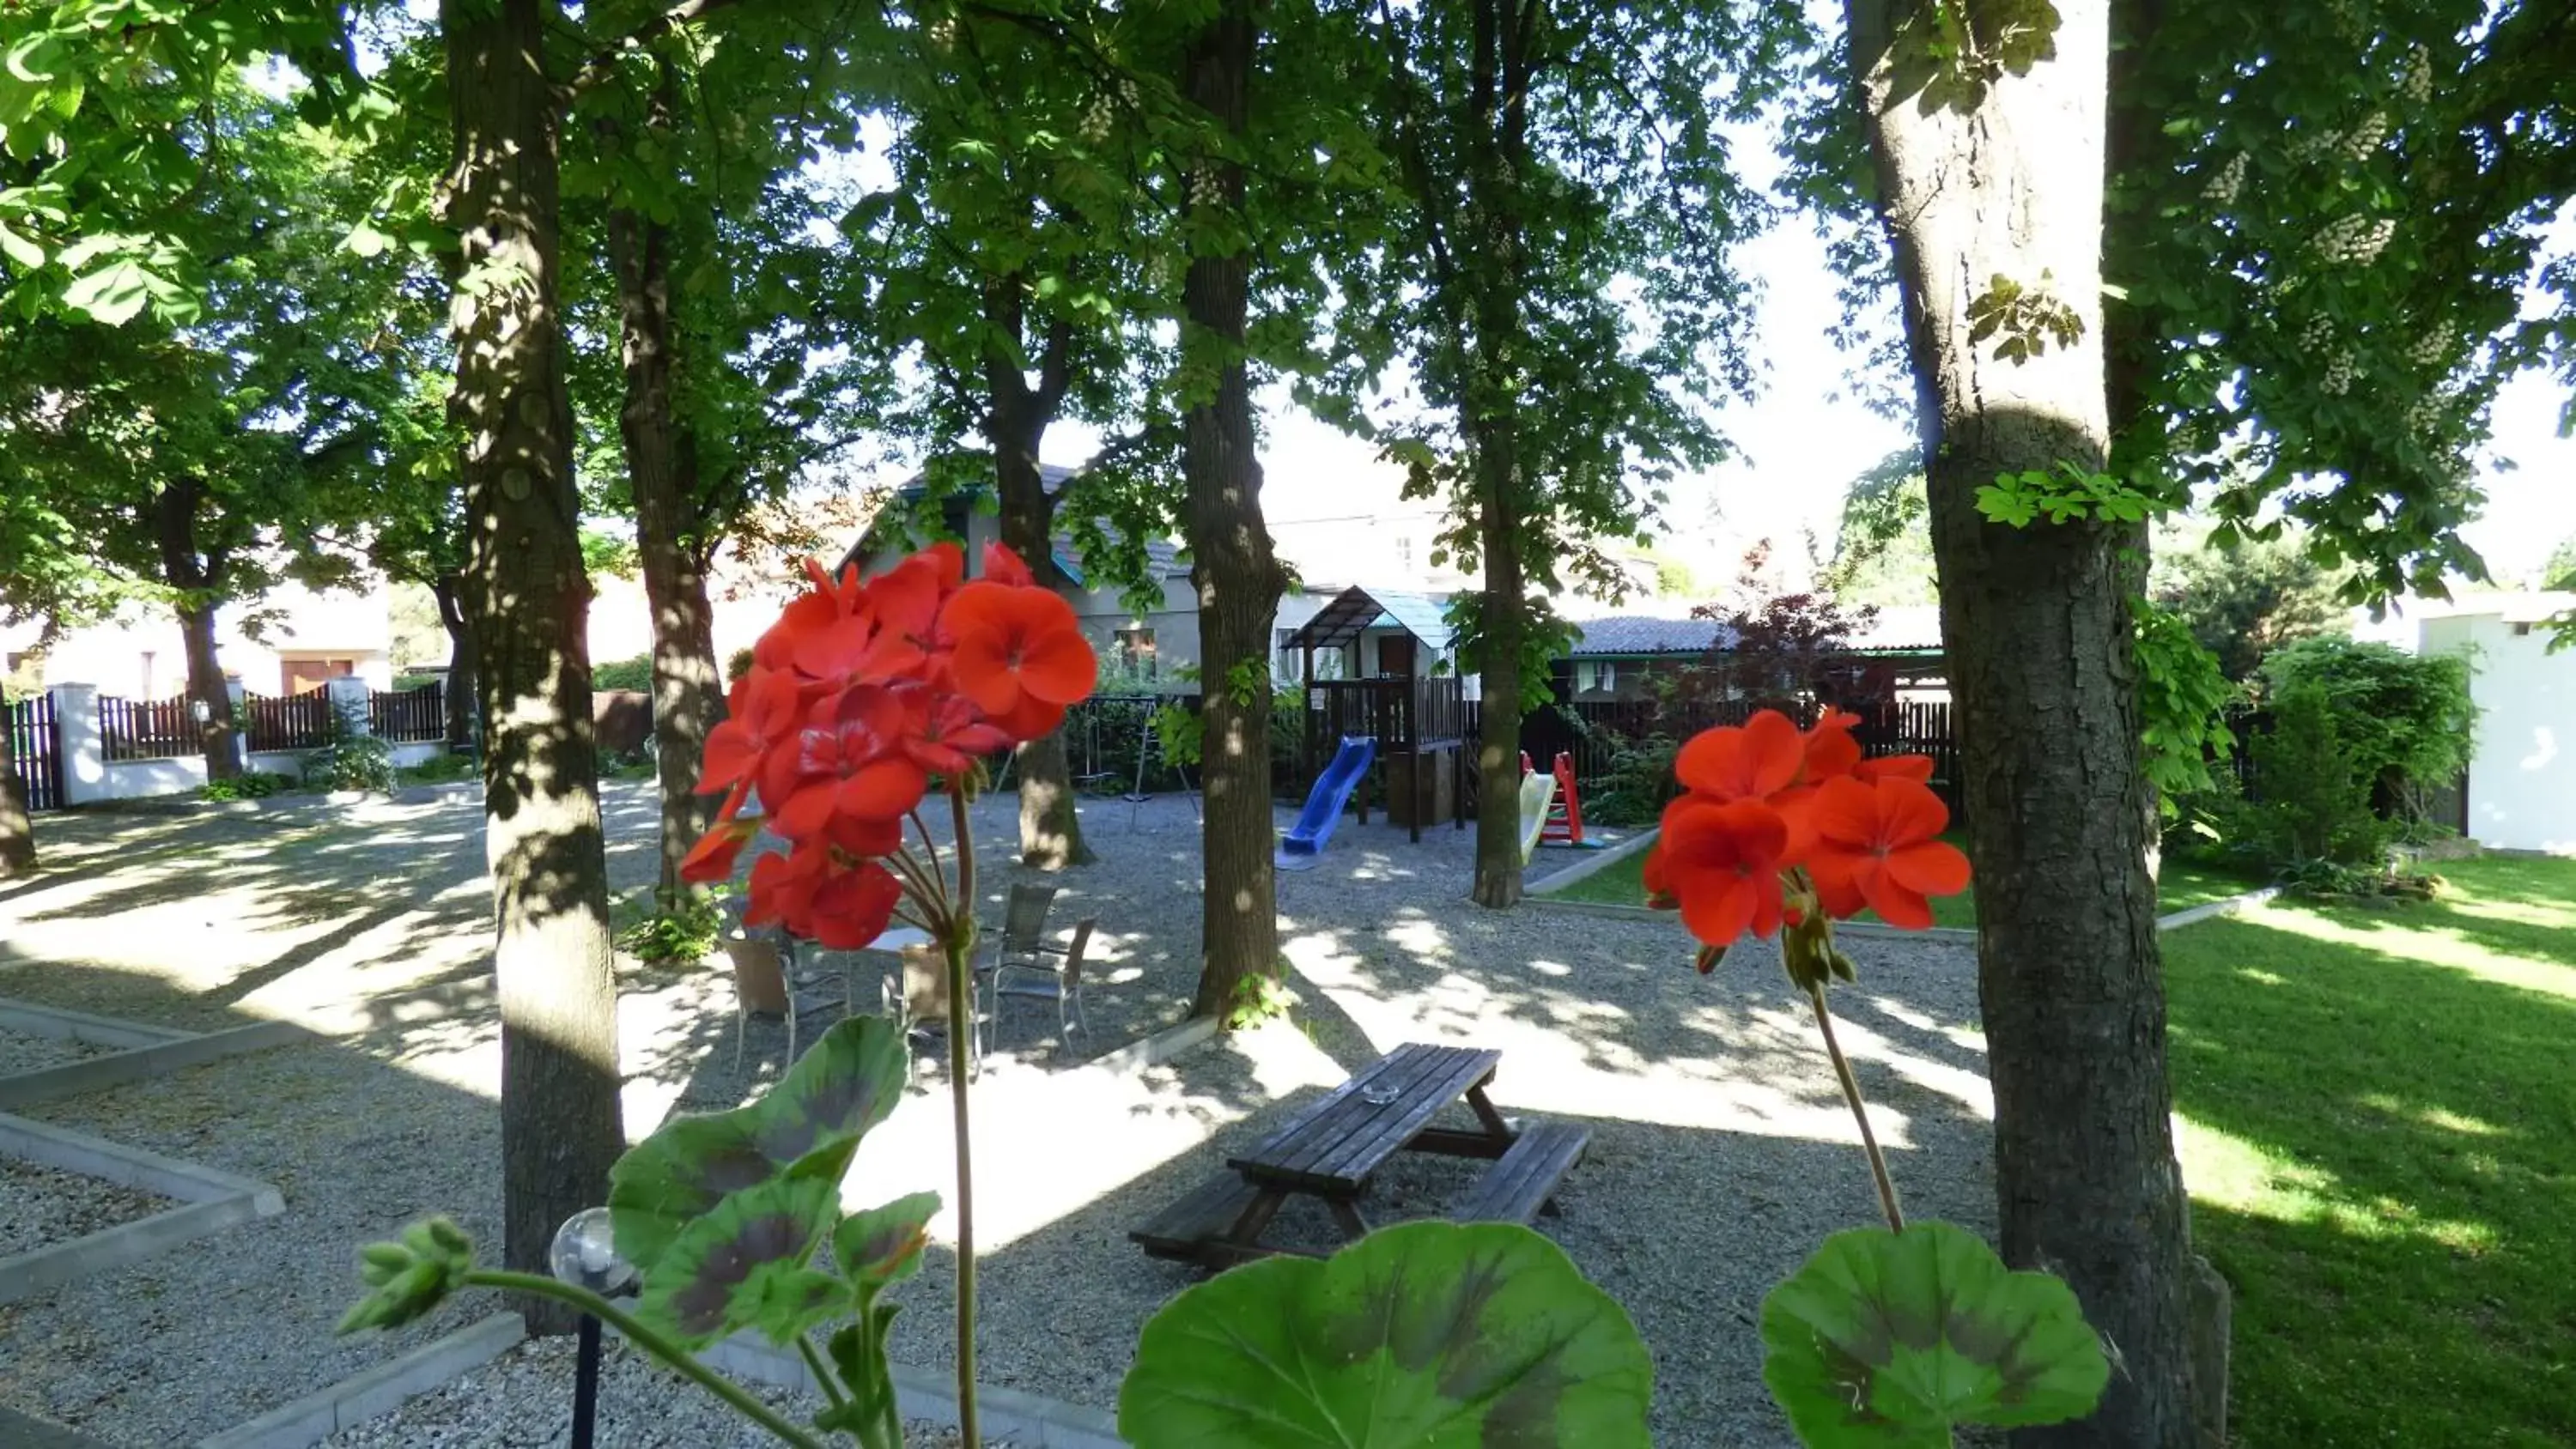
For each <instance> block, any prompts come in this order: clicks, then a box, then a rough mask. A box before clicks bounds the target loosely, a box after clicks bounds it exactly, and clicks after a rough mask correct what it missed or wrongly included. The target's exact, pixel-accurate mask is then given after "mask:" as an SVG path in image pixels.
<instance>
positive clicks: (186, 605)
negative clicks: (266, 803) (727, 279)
mask: <svg viewBox="0 0 2576 1449" xmlns="http://www.w3.org/2000/svg"><path fill="white" fill-rule="evenodd" d="M205 503H206V485H205V480H204V479H202V478H198V477H194V476H185V477H179V478H173V479H171V480H170V481H169V482H168V483H167V484H164V485H163V486H162V489H161V491H160V492H159V493H158V494H156V495H154V497H153V500H152V519H151V526H152V533H153V540H154V542H155V544H156V545H157V546H158V547H159V549H160V553H161V581H162V582H163V583H165V584H167V585H169V586H170V588H171V590H172V591H173V592H174V593H175V594H176V595H177V598H178V603H177V604H176V605H175V606H174V608H173V612H175V613H176V614H177V615H178V616H179V644H180V649H181V652H182V654H183V656H184V657H185V658H186V660H187V664H188V698H189V699H191V700H193V701H194V702H196V703H197V704H200V705H203V706H204V707H205V718H204V719H201V720H199V721H198V722H197V740H198V745H199V748H200V749H202V750H203V751H204V752H205V756H206V778H207V779H209V780H230V779H234V778H236V777H238V776H239V775H240V774H241V772H242V751H241V733H240V731H239V729H238V727H237V726H236V725H235V724H234V722H233V696H232V691H231V690H229V689H226V688H225V687H224V666H223V664H222V662H221V661H220V660H218V659H217V658H216V657H215V602H216V600H217V598H218V597H219V596H220V595H219V593H218V591H219V590H220V589H221V588H222V587H223V581H224V572H225V570H226V569H228V568H229V567H230V566H231V551H230V550H229V549H227V548H223V547H204V546H202V545H201V543H200V541H199V539H198V537H197V514H198V511H199V510H200V509H201V508H203V507H204V506H205Z"/></svg>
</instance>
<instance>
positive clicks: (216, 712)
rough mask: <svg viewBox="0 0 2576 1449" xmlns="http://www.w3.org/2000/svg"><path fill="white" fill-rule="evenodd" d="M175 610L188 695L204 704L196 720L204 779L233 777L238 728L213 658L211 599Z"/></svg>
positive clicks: (237, 765)
mask: <svg viewBox="0 0 2576 1449" xmlns="http://www.w3.org/2000/svg"><path fill="white" fill-rule="evenodd" d="M195 597H203V596H202V595H199V596H195ZM176 612H177V613H178V615H179V643H180V646H181V649H182V651H183V652H184V653H185V654H186V656H187V660H188V698H189V700H190V701H192V702H193V703H196V704H201V705H204V706H205V715H206V717H205V718H204V719H202V720H200V721H198V722H197V741H198V744H199V746H200V748H202V749H203V750H204V751H205V754H206V778H207V779H209V780H230V779H234V778H236V777H237V776H239V775H240V774H241V772H242V750H241V731H240V726H239V725H238V724H237V723H236V722H235V721H234V719H233V694H232V690H231V689H229V688H227V687H226V686H225V684H224V666H223V664H222V662H221V661H219V660H218V659H217V658H216V657H215V606H214V604H213V603H212V602H206V603H199V604H181V605H180V606H179V607H178V609H177V611H176Z"/></svg>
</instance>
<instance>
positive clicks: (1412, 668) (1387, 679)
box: [1280, 584, 1468, 840]
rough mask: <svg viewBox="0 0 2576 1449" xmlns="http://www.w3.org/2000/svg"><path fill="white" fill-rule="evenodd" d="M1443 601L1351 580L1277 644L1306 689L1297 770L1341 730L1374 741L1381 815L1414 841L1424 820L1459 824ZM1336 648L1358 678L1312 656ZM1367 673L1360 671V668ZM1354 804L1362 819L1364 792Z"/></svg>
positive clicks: (1457, 752)
mask: <svg viewBox="0 0 2576 1449" xmlns="http://www.w3.org/2000/svg"><path fill="white" fill-rule="evenodd" d="M1456 644H1457V639H1456V634H1455V631H1454V630H1452V629H1451V628H1450V627H1449V620H1448V614H1447V607H1446V605H1445V604H1443V603H1442V602H1441V601H1440V600H1438V599H1435V598H1433V597H1432V596H1430V595H1428V594H1417V593H1409V592H1405V591H1402V590H1395V589H1371V588H1367V587H1365V586H1362V585H1359V584H1353V585H1352V586H1350V587H1349V588H1346V589H1344V590H1342V591H1341V592H1340V593H1338V594H1335V595H1333V596H1332V597H1331V598H1329V599H1327V600H1325V602H1324V604H1323V606H1322V607H1320V608H1318V609H1317V610H1316V611H1315V612H1314V614H1313V616H1312V617H1310V618H1308V619H1307V620H1306V622H1305V623H1303V624H1301V625H1299V626H1298V627H1297V628H1295V629H1293V630H1289V631H1287V633H1286V636H1285V637H1284V638H1283V639H1282V640H1281V641H1280V653H1281V663H1282V665H1283V673H1284V672H1285V669H1284V666H1285V665H1286V663H1287V662H1288V660H1289V658H1291V657H1292V656H1293V657H1294V659H1295V660H1296V663H1297V669H1296V672H1295V673H1294V674H1292V675H1289V676H1288V677H1290V678H1293V679H1294V680H1296V682H1297V683H1298V685H1299V686H1300V687H1301V688H1302V689H1303V690H1304V691H1305V699H1306V721H1305V731H1304V744H1303V750H1302V753H1301V754H1300V757H1299V759H1300V765H1301V773H1302V774H1304V775H1306V776H1309V777H1311V776H1312V774H1313V772H1314V771H1315V770H1317V769H1318V768H1320V767H1321V764H1322V762H1323V761H1324V760H1326V759H1329V758H1330V757H1331V755H1332V753H1333V750H1334V747H1335V746H1336V745H1338V744H1339V742H1340V741H1341V740H1343V739H1344V738H1348V737H1355V736H1367V737H1369V738H1372V739H1374V740H1376V741H1377V760H1378V764H1377V770H1378V773H1379V776H1380V779H1381V781H1382V783H1383V788H1384V789H1385V791H1386V796H1385V798H1386V801H1387V812H1388V816H1389V818H1391V819H1392V820H1394V821H1395V823H1396V824H1398V825H1403V826H1407V827H1409V828H1410V829H1411V830H1412V832H1413V836H1414V838H1415V839H1417V840H1419V839H1420V838H1421V836H1422V825H1423V822H1424V821H1426V820H1434V821H1436V820H1438V819H1439V818H1441V817H1442V816H1447V817H1449V819H1450V820H1451V821H1452V822H1453V823H1454V824H1458V825H1462V826H1463V825H1464V824H1465V822H1466V818H1467V817H1466V813H1465V809H1466V791H1465V788H1464V778H1463V777H1464V775H1465V771H1466V735H1467V698H1468V693H1467V689H1466V682H1465V681H1464V680H1462V679H1461V678H1460V677H1459V674H1458V668H1457V654H1456ZM1337 652H1338V653H1340V654H1341V655H1342V656H1343V657H1344V658H1345V659H1347V660H1349V661H1350V666H1351V669H1352V671H1353V673H1354V674H1355V675H1357V677H1350V678H1338V679H1337V678H1332V677H1330V673H1329V672H1319V671H1318V670H1317V668H1316V661H1317V659H1318V658H1319V657H1329V656H1330V655H1332V654H1334V653H1337ZM1363 669H1365V670H1369V671H1370V672H1368V673H1365V674H1360V673H1359V671H1361V670H1363ZM1354 798H1356V799H1357V800H1358V801H1359V806H1360V818H1361V819H1362V820H1363V821H1365V820H1366V819H1367V818H1368V804H1367V798H1368V797H1367V794H1366V792H1365V791H1363V792H1362V793H1361V794H1359V795H1358V796H1356V797H1354Z"/></svg>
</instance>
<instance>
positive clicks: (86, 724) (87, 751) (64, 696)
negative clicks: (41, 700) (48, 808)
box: [45, 684, 111, 805]
mask: <svg viewBox="0 0 2576 1449" xmlns="http://www.w3.org/2000/svg"><path fill="white" fill-rule="evenodd" d="M45 692H46V693H47V694H50V695H52V696H53V700H54V739H55V742H56V744H57V745H58V746H59V747H60V748H61V750H62V752H63V758H62V763H63V803H64V804H65V805H87V804H89V803H91V802H92V801H95V800H105V799H107V798H109V796H110V794H111V792H110V790H109V788H108V783H107V739H106V736H105V735H104V734H102V733H101V732H100V729H99V721H98V686H97V685H95V684H57V685H55V686H54V687H53V688H52V689H49V690H47V691H45Z"/></svg>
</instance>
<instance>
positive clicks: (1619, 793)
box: [1584, 732, 1682, 825]
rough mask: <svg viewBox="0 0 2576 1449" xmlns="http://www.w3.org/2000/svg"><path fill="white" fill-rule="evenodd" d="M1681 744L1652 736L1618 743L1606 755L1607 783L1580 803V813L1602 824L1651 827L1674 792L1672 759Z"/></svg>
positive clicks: (1670, 737) (1663, 735) (1660, 736)
mask: <svg viewBox="0 0 2576 1449" xmlns="http://www.w3.org/2000/svg"><path fill="white" fill-rule="evenodd" d="M1681 748H1682V746H1681V741H1679V740H1676V739H1674V738H1673V737H1672V736H1671V735H1668V734H1663V733H1660V732H1658V733H1656V734H1650V735H1645V736H1642V737H1639V738H1636V739H1630V740H1622V741H1620V742H1619V744H1618V745H1617V747H1616V748H1614V749H1613V750H1612V751H1611V754H1610V768H1609V771H1608V773H1607V776H1606V780H1607V783H1605V784H1604V785H1603V786H1602V787H1601V789H1600V790H1599V791H1598V792H1597V793H1596V794H1594V795H1593V797H1592V798H1591V799H1589V800H1586V801H1585V802H1584V814H1586V815H1588V816H1590V817H1591V818H1592V819H1593V820H1595V821H1597V822H1599V823H1600V824H1603V825H1652V824H1654V823H1655V822H1656V820H1658V819H1660V818H1661V817H1662V815H1663V813H1664V806H1665V804H1666V803H1667V802H1669V801H1670V800H1671V799H1672V797H1673V795H1674V793H1675V792H1676V790H1677V788H1678V787H1677V786H1676V785H1675V783H1674V780H1673V758H1674V756H1676V755H1678V754H1680V753H1681Z"/></svg>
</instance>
